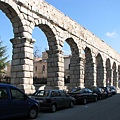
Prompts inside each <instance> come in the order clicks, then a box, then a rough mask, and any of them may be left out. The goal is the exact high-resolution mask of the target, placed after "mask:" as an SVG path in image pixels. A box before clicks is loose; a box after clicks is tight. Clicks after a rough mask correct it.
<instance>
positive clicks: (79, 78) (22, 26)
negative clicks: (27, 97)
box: [0, 1, 120, 93]
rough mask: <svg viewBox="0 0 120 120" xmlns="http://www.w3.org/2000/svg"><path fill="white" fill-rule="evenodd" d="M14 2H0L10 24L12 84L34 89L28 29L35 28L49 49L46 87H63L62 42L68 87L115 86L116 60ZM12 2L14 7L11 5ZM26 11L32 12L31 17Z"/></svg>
mask: <svg viewBox="0 0 120 120" xmlns="http://www.w3.org/2000/svg"><path fill="white" fill-rule="evenodd" d="M15 4H16V3H15V2H14V1H12V2H10V3H5V1H4V2H3V1H0V9H1V10H2V12H3V13H5V14H6V16H7V17H8V19H10V21H11V23H12V27H13V34H14V38H13V39H11V40H10V41H11V43H12V48H13V52H12V68H11V73H12V74H11V77H12V82H11V83H12V84H15V85H17V86H18V87H20V88H21V89H24V91H26V92H28V93H29V92H31V91H32V90H33V89H34V88H33V59H34V56H33V48H34V43H35V40H34V39H33V38H32V32H33V30H34V28H35V27H38V29H39V30H41V31H42V32H43V33H44V35H45V36H46V40H47V43H48V45H47V47H48V48H49V49H48V50H47V53H48V60H47V63H48V66H47V71H48V74H47V77H48V79H47V86H48V87H47V88H48V89H50V88H55V89H56V88H57V89H65V87H66V86H65V84H64V62H63V61H64V57H63V56H64V52H63V50H62V49H63V46H64V44H65V42H66V43H67V44H68V46H69V47H70V50H71V58H70V85H69V86H67V87H68V88H72V87H75V86H80V87H90V86H93V85H96V86H105V85H114V86H116V87H117V81H118V79H119V78H118V77H119V71H120V70H119V69H120V68H119V65H118V61H116V60H115V59H113V58H112V57H110V56H109V55H107V54H106V53H103V52H102V51H100V50H99V49H98V50H95V48H93V45H90V44H87V43H86V41H85V40H83V39H81V36H77V37H76V35H73V34H70V33H69V32H67V30H64V29H62V27H60V26H58V25H56V24H55V23H53V21H51V20H48V19H45V17H42V16H40V15H39V14H35V12H33V13H32V10H28V8H27V9H26V8H24V10H23V7H24V6H23V7H20V8H19V7H17V6H19V4H17V5H15ZM12 5H13V6H14V5H15V6H16V7H15V8H14V7H12ZM20 5H21V4H20ZM3 6H6V7H3ZM18 8H19V9H18ZM24 11H27V13H26V12H24ZM28 13H32V14H34V16H35V17H34V16H30V14H28ZM2 26H3V25H2ZM38 34H39V33H38ZM43 41H44V40H43ZM40 44H41V42H39V43H38V45H40ZM83 46H84V47H83ZM96 51H97V52H96ZM104 56H105V57H104ZM107 57H108V58H107ZM106 58H107V59H106ZM29 90H31V91H29Z"/></svg>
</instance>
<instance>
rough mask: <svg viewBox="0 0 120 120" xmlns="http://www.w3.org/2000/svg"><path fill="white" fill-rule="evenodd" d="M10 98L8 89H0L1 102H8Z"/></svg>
mask: <svg viewBox="0 0 120 120" xmlns="http://www.w3.org/2000/svg"><path fill="white" fill-rule="evenodd" d="M7 98H8V94H7V90H6V88H0V100H6V99H7Z"/></svg>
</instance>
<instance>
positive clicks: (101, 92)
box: [92, 87, 107, 100]
mask: <svg viewBox="0 0 120 120" xmlns="http://www.w3.org/2000/svg"><path fill="white" fill-rule="evenodd" d="M92 91H93V92H94V93H96V94H97V95H98V99H99V100H101V99H105V98H107V92H105V90H104V89H103V88H99V87H93V88H92Z"/></svg>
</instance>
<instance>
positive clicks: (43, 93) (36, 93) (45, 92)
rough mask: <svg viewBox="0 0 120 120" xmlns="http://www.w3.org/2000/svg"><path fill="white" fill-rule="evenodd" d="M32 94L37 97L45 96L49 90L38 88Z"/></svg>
mask: <svg viewBox="0 0 120 120" xmlns="http://www.w3.org/2000/svg"><path fill="white" fill-rule="evenodd" d="M33 95H34V96H39V97H47V96H48V95H49V91H44V90H40V91H36V92H35V93H34V94H33Z"/></svg>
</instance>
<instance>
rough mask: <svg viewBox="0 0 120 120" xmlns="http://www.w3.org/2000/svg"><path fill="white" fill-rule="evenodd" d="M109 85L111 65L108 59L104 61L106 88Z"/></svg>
mask: <svg viewBox="0 0 120 120" xmlns="http://www.w3.org/2000/svg"><path fill="white" fill-rule="evenodd" d="M109 85H111V63H110V59H109V58H108V59H107V60H106V86H109Z"/></svg>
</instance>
